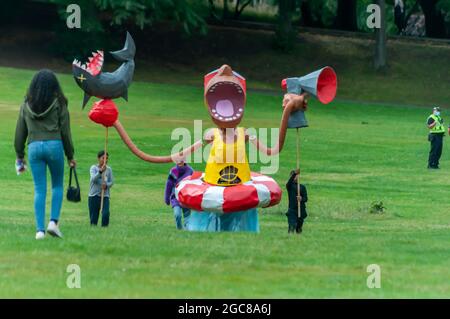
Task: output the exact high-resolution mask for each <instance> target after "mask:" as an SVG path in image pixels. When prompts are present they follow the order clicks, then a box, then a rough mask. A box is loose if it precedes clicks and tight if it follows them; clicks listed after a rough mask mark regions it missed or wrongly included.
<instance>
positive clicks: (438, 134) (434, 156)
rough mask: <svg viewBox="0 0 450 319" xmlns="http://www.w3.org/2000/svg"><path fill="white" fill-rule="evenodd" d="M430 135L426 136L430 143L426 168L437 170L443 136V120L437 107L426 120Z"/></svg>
mask: <svg viewBox="0 0 450 319" xmlns="http://www.w3.org/2000/svg"><path fill="white" fill-rule="evenodd" d="M427 125H428V128H429V129H430V133H429V134H428V141H430V144H431V148H430V155H429V157H428V168H430V169H438V168H439V159H440V158H441V154H442V140H443V138H444V134H445V127H444V120H443V119H442V117H441V110H440V109H439V107H434V108H433V113H432V114H431V115H430V116H429V117H428V120H427Z"/></svg>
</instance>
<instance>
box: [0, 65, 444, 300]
mask: <svg viewBox="0 0 450 319" xmlns="http://www.w3.org/2000/svg"><path fill="white" fill-rule="evenodd" d="M32 74H33V73H32V72H31V71H25V70H19V69H11V68H0V88H1V91H0V92H1V93H0V118H1V123H2V125H1V127H0V150H1V152H0V174H1V180H0V230H1V231H0V297H32V298H38V297H57V298H59V297H81V298H87V297H99V298H103V297H130V298H134V297H145V298H173V297H178V298H186V297H196V298H216V297H247V298H250V297H257V298H262V297H273V298H312V297H318V298H323V297H329V298H339V297H344V298H347V297H355V298H365V297H369V298H391V297H393V298H405V297H413V298H416V297H425V298H429V297H446V298H449V297H450V270H449V267H448V266H449V264H450V245H449V239H450V236H449V233H450V215H449V212H450V202H449V201H448V200H447V198H448V189H449V188H448V187H450V157H449V154H450V153H449V149H448V147H447V145H445V146H444V147H445V149H444V153H443V157H442V161H441V167H442V169H441V170H439V171H428V170H427V169H426V160H427V153H428V147H429V145H428V143H427V140H426V135H427V131H426V129H425V127H424V123H425V119H426V117H427V116H428V113H429V109H424V108H407V107H389V106H375V105H370V104H363V103H358V104H356V103H344V102H337V103H333V104H332V105H328V106H324V105H320V104H318V103H317V102H316V101H311V103H310V109H309V111H308V114H307V117H308V120H309V122H310V127H309V128H307V129H304V130H302V151H303V153H302V170H303V181H304V183H305V184H306V185H307V186H308V192H309V200H310V201H309V203H308V212H309V217H308V219H307V220H306V224H305V227H304V233H303V234H302V235H301V236H288V234H287V222H286V217H285V216H284V212H285V210H286V206H287V198H286V197H284V198H283V200H282V203H281V204H280V205H278V206H276V207H273V208H269V209H265V210H260V221H261V225H260V226H261V232H260V234H258V235H255V234H239V233H220V234H203V233H188V232H182V231H177V230H176V229H175V225H174V221H173V217H172V212H171V209H170V208H169V207H167V206H165V204H164V202H163V191H164V184H165V179H166V175H167V172H168V170H169V168H170V165H157V164H149V163H145V162H143V161H141V160H139V159H137V158H136V157H135V156H134V155H132V154H131V153H130V152H129V151H128V149H127V148H126V147H125V145H124V144H123V143H122V141H121V140H120V138H119V137H118V135H117V134H116V132H113V131H111V134H110V136H111V140H110V146H109V148H110V154H111V156H110V165H111V166H112V168H113V170H114V174H115V178H116V185H115V186H114V188H113V190H112V198H111V225H110V227H109V228H108V229H101V228H91V227H90V226H89V221H88V211H87V198H86V195H87V192H88V170H89V167H90V165H91V164H93V163H94V162H95V161H96V152H97V151H98V150H99V149H101V148H102V145H103V134H104V131H103V129H102V128H101V127H99V126H97V125H95V124H93V123H92V122H90V121H89V119H88V118H87V110H85V111H81V107H80V106H81V98H82V92H81V90H80V89H79V88H78V87H76V85H75V82H74V81H73V79H72V78H71V76H69V75H60V77H59V78H60V80H61V82H62V86H63V88H64V90H65V93H66V95H67V97H68V98H69V100H70V110H71V119H72V122H71V123H72V133H73V138H74V143H75V150H76V159H77V160H78V163H79V166H78V170H79V175H80V177H81V184H82V196H83V201H82V202H81V203H79V204H74V203H69V202H67V201H64V204H63V211H62V217H61V218H62V219H61V229H62V231H63V232H64V235H65V238H64V239H62V240H57V239H53V238H46V239H45V240H43V241H36V240H35V239H34V232H35V228H34V216H33V210H32V198H33V187H32V179H31V174H30V173H29V172H27V173H26V174H24V175H22V176H19V177H18V176H16V175H15V171H14V159H15V154H14V151H13V145H12V141H13V136H14V128H15V121H16V118H17V114H18V107H19V105H20V103H21V101H22V99H23V96H24V94H25V90H26V88H27V86H28V84H29V81H30V79H31V77H32ZM200 80H201V79H199V81H200ZM248 80H249V81H251V78H250V77H249V79H248ZM344 90H349V87H346V88H345V89H344ZM129 96H130V102H129V103H128V104H127V103H125V102H124V101H122V100H121V101H117V102H118V103H117V104H118V105H119V108H120V112H121V114H120V119H121V121H122V123H123V124H124V126H125V127H126V128H127V129H128V132H129V134H130V135H131V136H132V138H133V139H134V142H135V143H136V144H137V145H139V146H140V147H141V148H142V149H144V150H146V151H148V152H149V153H152V154H157V155H162V154H167V153H169V152H170V150H171V147H172V145H174V144H175V143H176V142H177V141H171V140H170V135H171V132H172V130H173V129H174V128H176V127H186V128H188V129H190V130H191V129H192V128H193V120H194V119H201V120H204V128H205V129H206V128H208V127H212V123H211V121H210V120H209V118H208V116H207V113H206V110H205V107H204V106H203V97H202V90H201V89H197V88H192V87H190V86H182V85H163V84H152V83H146V82H135V83H133V85H132V87H131V88H130V92H129ZM280 103H281V97H276V96H269V95H264V94H258V93H251V94H249V96H248V103H247V109H246V115H245V118H244V121H243V123H242V125H243V126H246V127H256V128H259V127H277V126H278V123H279V119H280V116H281V107H280ZM443 117H444V118H445V119H446V120H447V121H448V120H450V113H449V112H448V111H446V110H444V112H443ZM446 144H447V143H446ZM294 167H295V133H294V132H292V131H290V132H288V137H287V141H286V145H285V149H284V151H283V152H282V154H281V155H280V169H279V171H278V173H276V174H275V175H274V178H275V179H276V180H277V181H278V182H279V184H280V185H282V186H283V188H284V183H285V181H286V179H287V177H288V174H289V171H290V170H291V169H292V168H294ZM194 168H196V169H203V168H204V165H203V164H195V165H194ZM253 170H255V171H256V170H258V165H254V166H253ZM67 175H68V172H67V171H66V177H67ZM66 182H67V179H66ZM284 195H285V193H284ZM372 201H383V203H384V204H385V206H386V207H387V211H386V212H385V213H384V214H370V213H369V207H370V204H371V202H372ZM47 218H48V214H47ZM69 264H78V265H79V266H80V267H81V278H82V279H81V285H82V288H81V289H68V288H67V287H66V278H67V275H68V273H67V272H66V267H67V265H69ZM370 264H378V265H380V267H381V272H382V274H381V280H382V281H381V284H382V287H381V289H368V288H367V286H366V279H367V276H368V275H369V274H368V273H367V272H366V267H367V266H368V265H370Z"/></svg>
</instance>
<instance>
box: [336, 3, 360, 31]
mask: <svg viewBox="0 0 450 319" xmlns="http://www.w3.org/2000/svg"><path fill="white" fill-rule="evenodd" d="M356 2H357V0H338V5H337V13H336V27H337V28H338V29H342V30H348V31H356V30H357V29H358V24H357V18H356Z"/></svg>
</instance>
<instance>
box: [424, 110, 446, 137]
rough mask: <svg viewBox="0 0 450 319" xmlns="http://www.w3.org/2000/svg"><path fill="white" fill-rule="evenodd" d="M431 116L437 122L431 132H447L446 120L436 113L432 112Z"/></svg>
mask: <svg viewBox="0 0 450 319" xmlns="http://www.w3.org/2000/svg"><path fill="white" fill-rule="evenodd" d="M430 117H431V118H432V119H433V120H434V121H435V122H436V125H435V126H434V127H433V128H431V129H430V133H445V127H444V120H443V119H442V118H441V117H440V116H436V115H434V114H431V115H430V116H429V117H428V118H430Z"/></svg>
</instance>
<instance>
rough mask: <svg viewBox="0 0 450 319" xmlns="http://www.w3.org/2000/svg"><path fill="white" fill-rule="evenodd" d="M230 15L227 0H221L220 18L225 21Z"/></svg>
mask: <svg viewBox="0 0 450 319" xmlns="http://www.w3.org/2000/svg"><path fill="white" fill-rule="evenodd" d="M229 15H230V13H229V10H228V0H223V12H222V20H223V21H225V20H226V19H227V18H228V16H229Z"/></svg>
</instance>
